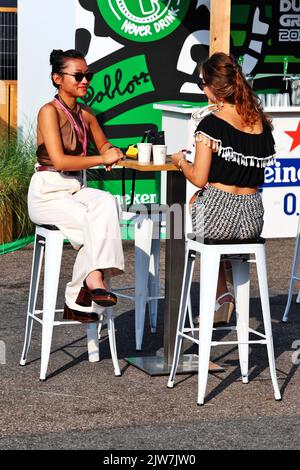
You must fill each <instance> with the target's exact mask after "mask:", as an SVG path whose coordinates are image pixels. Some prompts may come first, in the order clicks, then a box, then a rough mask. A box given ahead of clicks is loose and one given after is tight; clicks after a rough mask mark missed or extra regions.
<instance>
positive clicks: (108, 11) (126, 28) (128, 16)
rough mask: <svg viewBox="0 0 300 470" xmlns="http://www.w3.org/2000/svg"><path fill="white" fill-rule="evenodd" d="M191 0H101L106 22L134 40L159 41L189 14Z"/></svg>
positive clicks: (120, 33) (99, 5) (116, 30)
mask: <svg viewBox="0 0 300 470" xmlns="http://www.w3.org/2000/svg"><path fill="white" fill-rule="evenodd" d="M190 1H191V0H106V1H103V0H98V7H99V10H100V12H101V15H102V16H103V18H104V20H105V21H106V23H107V24H108V25H109V27H110V28H111V29H113V30H114V31H115V33H117V34H118V35H120V36H123V37H124V38H126V39H129V40H130V41H137V42H151V41H158V40H159V39H162V38H164V37H165V36H168V35H169V34H171V33H172V32H173V31H174V30H175V29H176V28H178V26H179V25H180V24H181V21H182V20H183V18H184V17H185V15H186V12H187V11H188V9H189V6H190Z"/></svg>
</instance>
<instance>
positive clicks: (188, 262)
mask: <svg viewBox="0 0 300 470" xmlns="http://www.w3.org/2000/svg"><path fill="white" fill-rule="evenodd" d="M194 266H195V254H194V252H192V251H190V250H187V252H186V256H185V267H184V273H183V281H182V288H181V297H180V306H179V314H178V323H177V330H176V339H175V347H174V356H173V362H172V367H171V372H170V377H169V380H168V385H167V386H168V387H169V388H172V387H173V385H174V380H175V375H176V371H177V367H178V362H179V357H180V351H181V346H182V340H183V338H182V336H181V333H182V331H183V328H184V324H185V318H186V313H187V305H188V302H189V300H190V296H189V295H190V290H191V283H192V277H193V271H194Z"/></svg>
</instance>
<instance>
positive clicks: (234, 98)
mask: <svg viewBox="0 0 300 470" xmlns="http://www.w3.org/2000/svg"><path fill="white" fill-rule="evenodd" d="M199 72H200V82H199V87H200V88H201V90H203V91H204V93H205V94H206V96H207V98H208V99H209V100H210V102H211V103H213V104H214V106H213V112H211V113H210V114H209V115H207V116H206V117H204V118H203V119H202V120H201V121H200V123H199V125H198V127H197V129H196V133H195V145H196V152H195V160H194V163H193V164H192V163H190V162H188V161H187V160H186V155H185V153H184V152H183V151H181V152H179V153H177V154H174V155H173V157H172V159H173V162H174V163H175V165H176V166H177V167H178V168H179V169H180V170H181V171H182V172H183V174H184V176H185V177H186V178H187V179H188V180H189V181H190V182H191V183H193V184H194V185H196V186H198V187H199V188H202V189H201V191H199V194H198V196H197V198H196V199H195V200H194V202H193V204H192V211H191V212H192V221H193V229H194V231H195V232H196V233H199V232H201V234H202V235H203V236H204V237H205V238H210V239H223V240H231V239H241V240H243V239H255V238H257V237H258V236H259V235H260V234H261V232H262V229H263V215H264V209H263V204H262V200H261V196H260V193H259V191H258V187H259V186H260V185H261V184H262V183H263V181H264V169H265V167H266V166H268V165H271V164H273V162H274V154H275V145H274V139H273V136H272V125H271V122H270V120H269V118H268V116H267V115H266V114H265V113H264V112H263V110H262V108H261V106H260V102H259V99H258V98H257V96H256V95H255V93H254V92H253V90H252V88H251V87H250V85H249V84H248V82H247V80H246V78H245V76H244V75H243V73H242V70H241V67H240V65H239V64H238V63H237V62H236V61H235V59H234V58H233V57H232V56H231V55H227V54H225V53H221V52H220V53H215V54H213V55H212V56H211V57H209V58H208V59H207V60H206V61H205V62H204V63H202V64H200V66H199ZM233 306H234V299H233V296H232V294H231V293H229V292H228V288H227V283H226V277H225V269H224V266H223V263H221V266H220V274H219V283H218V289H217V303H216V313H215V319H214V321H215V324H220V323H228V321H229V319H230V315H231V313H232V310H233Z"/></svg>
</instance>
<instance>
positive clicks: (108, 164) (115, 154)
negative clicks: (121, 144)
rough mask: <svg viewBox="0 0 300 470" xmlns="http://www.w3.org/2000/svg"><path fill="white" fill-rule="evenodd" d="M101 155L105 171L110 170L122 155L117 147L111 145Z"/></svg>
mask: <svg viewBox="0 0 300 470" xmlns="http://www.w3.org/2000/svg"><path fill="white" fill-rule="evenodd" d="M102 157H103V165H105V169H106V171H110V170H111V169H112V167H113V165H115V164H116V163H118V161H119V160H122V158H123V157H124V155H123V153H122V152H121V150H120V149H119V148H117V147H111V148H109V149H108V150H106V151H105V152H104V153H103V154H102Z"/></svg>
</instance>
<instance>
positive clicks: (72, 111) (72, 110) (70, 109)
mask: <svg viewBox="0 0 300 470" xmlns="http://www.w3.org/2000/svg"><path fill="white" fill-rule="evenodd" d="M55 98H57V99H58V101H60V102H61V103H62V104H63V105H64V106H65V107H66V108H67V109H68V111H71V113H75V110H76V108H77V107H78V103H77V101H76V102H75V105H74V107H73V108H70V106H68V105H67V103H66V102H65V101H64V100H63V99H62V97H61V96H59V95H58V94H57V95H56V96H55Z"/></svg>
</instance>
